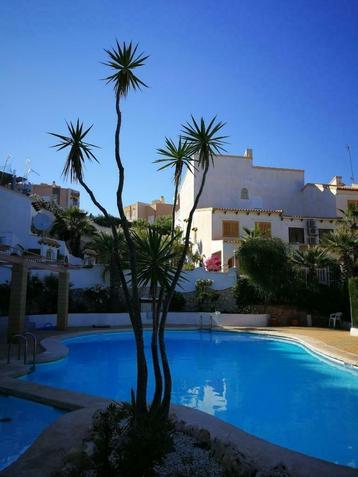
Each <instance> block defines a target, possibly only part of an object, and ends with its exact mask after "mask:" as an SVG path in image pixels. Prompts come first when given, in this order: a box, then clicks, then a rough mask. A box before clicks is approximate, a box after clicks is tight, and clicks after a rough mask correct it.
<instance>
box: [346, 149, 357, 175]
mask: <svg viewBox="0 0 358 477" xmlns="http://www.w3.org/2000/svg"><path fill="white" fill-rule="evenodd" d="M346 148H347V152H348V157H349V164H350V166H351V181H352V183H353V184H354V183H355V181H354V172H353V163H352V155H351V146H350V145H349V144H347V145H346Z"/></svg>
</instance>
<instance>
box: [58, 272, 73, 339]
mask: <svg viewBox="0 0 358 477" xmlns="http://www.w3.org/2000/svg"><path fill="white" fill-rule="evenodd" d="M69 283H70V275H69V273H68V271H64V272H59V274H58V295H57V329H58V330H65V329H66V328H67V325H68V300H69V295H68V294H69Z"/></svg>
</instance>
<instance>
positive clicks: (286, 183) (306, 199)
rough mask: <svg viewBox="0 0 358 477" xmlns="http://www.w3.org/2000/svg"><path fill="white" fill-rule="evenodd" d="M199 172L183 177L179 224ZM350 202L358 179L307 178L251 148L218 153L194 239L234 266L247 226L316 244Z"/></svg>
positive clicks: (357, 195)
mask: <svg viewBox="0 0 358 477" xmlns="http://www.w3.org/2000/svg"><path fill="white" fill-rule="evenodd" d="M201 174H202V172H201V171H200V170H199V171H196V172H195V174H191V173H190V172H187V174H186V175H185V177H184V179H183V181H182V183H181V186H180V192H179V206H178V211H177V219H176V224H177V225H178V226H179V227H181V228H183V227H184V226H185V220H186V219H187V217H188V215H189V212H190V209H191V207H192V205H193V202H194V197H195V195H196V193H197V191H198V188H199V185H200V180H201ZM350 204H358V184H352V185H350V186H346V185H345V184H343V182H342V177H340V176H335V177H333V179H332V180H331V181H330V182H329V183H327V184H323V183H322V184H311V183H307V184H305V182H304V171H303V170H301V169H284V168H276V167H262V166H256V165H254V164H253V153H252V149H246V151H245V153H244V155H243V156H230V155H218V156H216V157H215V159H214V167H211V168H210V169H209V172H208V175H207V180H206V184H205V187H204V190H203V194H202V196H201V198H200V201H199V205H198V208H197V210H196V211H195V214H194V219H193V226H192V231H191V240H192V242H193V243H194V247H195V248H196V250H197V251H198V252H199V253H200V254H201V255H202V256H204V257H206V258H208V257H210V256H211V255H218V256H219V257H220V259H221V263H222V269H223V270H227V269H228V268H231V267H233V266H235V250H236V249H237V245H238V242H239V240H240V237H241V236H242V235H243V234H244V232H243V229H244V228H248V229H250V230H252V229H255V228H258V229H259V230H261V231H262V232H265V233H266V234H269V235H271V236H273V237H279V238H281V239H282V240H284V241H285V242H287V243H289V244H291V245H292V246H295V247H306V246H308V245H315V244H318V243H319V241H320V239H321V238H322V236H323V234H325V233H327V232H329V231H331V230H332V229H334V228H335V227H336V224H337V222H339V220H340V217H341V216H342V212H340V209H342V210H347V207H348V206H349V205H350Z"/></svg>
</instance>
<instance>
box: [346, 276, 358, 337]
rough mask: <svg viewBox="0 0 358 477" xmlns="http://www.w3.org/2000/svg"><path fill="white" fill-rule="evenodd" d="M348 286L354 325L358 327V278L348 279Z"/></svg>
mask: <svg viewBox="0 0 358 477" xmlns="http://www.w3.org/2000/svg"><path fill="white" fill-rule="evenodd" d="M348 288H349V299H350V304H351V318H352V326H353V327H354V328H358V278H350V279H349V281H348Z"/></svg>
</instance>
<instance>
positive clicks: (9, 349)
mask: <svg viewBox="0 0 358 477" xmlns="http://www.w3.org/2000/svg"><path fill="white" fill-rule="evenodd" d="M14 338H18V351H17V359H20V358H21V341H20V340H23V341H24V343H25V348H24V364H26V363H27V338H26V336H24V335H21V334H16V335H13V336H12V337H11V338H10V341H9V344H8V348H7V364H10V358H11V345H12V340H13V339H14ZM14 344H15V343H14Z"/></svg>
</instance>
